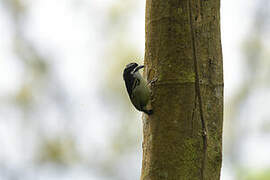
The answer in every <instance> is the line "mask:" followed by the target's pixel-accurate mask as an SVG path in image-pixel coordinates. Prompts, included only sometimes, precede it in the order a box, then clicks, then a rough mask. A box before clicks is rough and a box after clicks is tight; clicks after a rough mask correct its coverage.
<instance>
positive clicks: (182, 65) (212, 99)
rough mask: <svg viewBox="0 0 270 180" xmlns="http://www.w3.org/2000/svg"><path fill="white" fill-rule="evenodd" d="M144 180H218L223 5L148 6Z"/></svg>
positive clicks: (158, 1) (187, 1)
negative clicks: (148, 93)
mask: <svg viewBox="0 0 270 180" xmlns="http://www.w3.org/2000/svg"><path fill="white" fill-rule="evenodd" d="M145 48H146V49H145V65H146V68H145V73H146V76H147V79H148V80H149V81H150V80H152V79H155V78H157V81H156V82H154V83H152V85H151V90H152V93H153V97H152V98H153V99H152V107H153V110H154V114H153V115H151V116H146V117H145V118H144V120H143V126H144V128H143V131H144V136H143V137H144V141H143V164H142V173H141V180H161V179H162V180H164V179H166V180H186V179H190V180H196V179H200V180H212V179H214V180H218V179H219V178H220V169H221V161H222V153H221V152H222V123H223V68H222V51H221V40H220V1H219V0H167V1H165V0H147V1H146V47H145Z"/></svg>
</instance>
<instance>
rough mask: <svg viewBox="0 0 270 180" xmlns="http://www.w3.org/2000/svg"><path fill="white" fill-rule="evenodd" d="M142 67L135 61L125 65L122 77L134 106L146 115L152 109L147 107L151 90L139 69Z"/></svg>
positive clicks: (151, 112)
mask: <svg viewBox="0 0 270 180" xmlns="http://www.w3.org/2000/svg"><path fill="white" fill-rule="evenodd" d="M142 68H144V66H143V65H140V66H139V65H138V64H137V63H135V62H132V63H129V64H127V65H126V67H125V69H124V72H123V79H124V81H125V86H126V89H127V92H128V95H129V98H130V100H131V102H132V104H133V105H134V107H135V108H136V109H137V110H139V111H142V112H144V113H146V114H148V115H151V114H153V110H152V109H151V108H149V103H150V99H151V98H150V97H151V92H150V88H149V87H148V83H147V81H146V80H145V79H144V78H143V77H142V75H141V74H140V72H139V70H140V69H142Z"/></svg>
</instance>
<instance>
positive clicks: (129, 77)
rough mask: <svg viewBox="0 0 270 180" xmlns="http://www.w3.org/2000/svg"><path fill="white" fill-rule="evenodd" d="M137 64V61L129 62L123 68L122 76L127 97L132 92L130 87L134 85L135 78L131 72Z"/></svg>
mask: <svg viewBox="0 0 270 180" xmlns="http://www.w3.org/2000/svg"><path fill="white" fill-rule="evenodd" d="M137 66H138V64H137V63H129V64H128V65H127V66H126V68H125V69H124V73H123V78H124V81H125V85H126V89H127V92H128V95H129V97H131V94H132V88H133V87H134V82H135V80H136V78H134V76H133V74H132V72H133V71H134V69H135V68H136V67H137Z"/></svg>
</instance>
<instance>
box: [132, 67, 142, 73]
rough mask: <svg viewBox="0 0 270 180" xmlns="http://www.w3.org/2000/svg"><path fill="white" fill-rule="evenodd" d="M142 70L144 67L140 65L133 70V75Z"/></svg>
mask: <svg viewBox="0 0 270 180" xmlns="http://www.w3.org/2000/svg"><path fill="white" fill-rule="evenodd" d="M142 68H144V65H141V66H137V67H136V68H135V69H134V73H135V72H137V71H139V70H140V69H142Z"/></svg>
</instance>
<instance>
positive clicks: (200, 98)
mask: <svg viewBox="0 0 270 180" xmlns="http://www.w3.org/2000/svg"><path fill="white" fill-rule="evenodd" d="M188 10H189V24H190V32H191V41H192V51H193V52H192V53H193V60H194V71H195V92H196V96H197V97H198V103H199V112H200V119H201V124H202V138H203V159H202V164H201V180H204V179H205V166H206V157H207V131H206V124H205V120H204V114H203V106H202V96H201V89H200V81H199V80H200V78H199V72H198V59H197V52H196V43H195V36H196V34H195V32H194V26H193V21H192V8H191V0H189V1H188ZM195 101H196V98H195ZM195 103H196V102H195Z"/></svg>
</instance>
